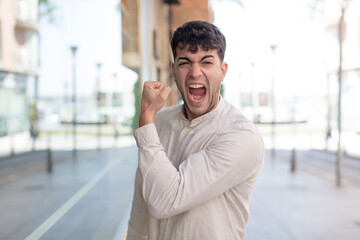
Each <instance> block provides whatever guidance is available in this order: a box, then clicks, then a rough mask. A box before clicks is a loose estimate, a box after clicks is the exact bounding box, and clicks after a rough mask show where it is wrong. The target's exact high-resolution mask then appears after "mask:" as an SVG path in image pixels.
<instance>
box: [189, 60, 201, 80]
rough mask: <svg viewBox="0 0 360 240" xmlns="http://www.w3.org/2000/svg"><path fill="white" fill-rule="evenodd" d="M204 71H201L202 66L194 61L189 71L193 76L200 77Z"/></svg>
mask: <svg viewBox="0 0 360 240" xmlns="http://www.w3.org/2000/svg"><path fill="white" fill-rule="evenodd" d="M201 74H202V71H201V67H200V65H199V64H197V63H194V64H192V65H191V67H190V71H189V75H190V77H192V78H198V77H199V76H201Z"/></svg>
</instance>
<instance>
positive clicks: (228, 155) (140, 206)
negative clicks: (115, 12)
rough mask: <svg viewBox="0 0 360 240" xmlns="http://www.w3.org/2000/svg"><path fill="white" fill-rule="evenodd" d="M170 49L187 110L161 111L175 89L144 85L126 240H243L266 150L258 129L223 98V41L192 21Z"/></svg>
mask: <svg viewBox="0 0 360 240" xmlns="http://www.w3.org/2000/svg"><path fill="white" fill-rule="evenodd" d="M171 47H172V52H173V56H174V63H173V64H172V72H173V76H174V79H175V82H176V85H177V87H178V89H179V91H180V93H181V96H182V98H183V100H184V103H183V104H182V105H178V106H173V107H168V108H163V109H161V108H162V107H163V106H164V104H165V101H166V99H167V97H168V95H169V93H170V91H171V90H170V87H168V86H164V84H163V83H161V82H151V81H149V82H145V84H144V89H143V95H142V100H141V113H140V119H139V128H138V129H137V130H136V131H135V132H134V136H135V139H136V143H137V146H138V148H139V162H138V164H139V165H138V170H137V173H136V179H135V192H134V199H133V205H132V211H131V217H130V220H129V224H128V235H127V239H128V240H133V239H151V240H171V239H172V240H180V239H181V240H192V239H193V240H202V239H204V240H211V239H219V240H220V239H221V240H227V239H243V238H244V234H245V224H246V222H247V219H248V211H249V200H250V195H251V191H252V188H253V186H254V183H255V180H256V178H257V176H258V175H259V173H260V171H261V169H262V166H263V158H264V145H263V141H262V138H261V136H260V135H259V133H258V131H257V130H256V127H255V126H254V124H253V123H252V122H250V121H249V120H247V119H246V118H245V117H244V116H243V115H242V114H241V113H240V112H239V111H238V110H236V109H235V108H234V107H233V106H231V105H230V104H229V103H228V102H226V101H225V100H224V99H223V98H222V97H221V96H220V84H221V82H222V81H223V80H224V77H225V75H226V71H227V69H228V65H227V63H225V62H224V54H225V47H226V43H225V37H224V36H223V35H222V33H221V32H220V30H219V29H218V28H217V27H216V26H214V25H213V24H211V23H208V22H202V21H193V22H188V23H185V24H184V25H183V26H182V27H179V28H178V29H177V30H176V31H175V32H174V35H173V38H172V41H171ZM160 109H161V111H159V110H160Z"/></svg>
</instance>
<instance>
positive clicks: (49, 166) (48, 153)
mask: <svg viewBox="0 0 360 240" xmlns="http://www.w3.org/2000/svg"><path fill="white" fill-rule="evenodd" d="M47 145H48V147H47V150H46V166H47V171H48V173H52V170H53V164H52V155H51V135H50V132H49V133H48V134H47Z"/></svg>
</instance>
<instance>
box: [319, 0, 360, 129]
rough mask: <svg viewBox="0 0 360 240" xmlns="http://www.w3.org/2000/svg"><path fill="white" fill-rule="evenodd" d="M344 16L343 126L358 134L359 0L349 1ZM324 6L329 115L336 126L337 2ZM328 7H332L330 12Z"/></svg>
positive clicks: (359, 70)
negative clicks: (325, 7)
mask: <svg viewBox="0 0 360 240" xmlns="http://www.w3.org/2000/svg"><path fill="white" fill-rule="evenodd" d="M347 2H348V6H347V8H346V11H345V15H344V29H343V43H342V51H343V52H342V104H341V108H342V113H341V114H342V127H343V130H345V131H348V132H351V133H357V134H358V133H360V123H358V121H354V119H357V118H359V117H360V110H359V108H354V107H353V106H358V105H359V104H360V96H359V91H360V0H349V1H347ZM332 4H334V5H332V6H329V5H328V6H327V7H328V8H327V9H325V21H326V28H327V38H326V41H325V43H326V54H327V56H326V61H325V62H326V64H327V69H328V76H329V80H328V89H329V90H328V92H329V100H330V101H329V116H330V125H331V126H332V128H335V129H336V126H337V113H338V110H337V107H338V86H339V83H338V80H339V75H338V72H339V46H340V45H339V28H338V26H339V25H338V24H339V20H340V16H341V14H340V13H341V11H340V5H339V2H332ZM328 9H333V11H330V10H328Z"/></svg>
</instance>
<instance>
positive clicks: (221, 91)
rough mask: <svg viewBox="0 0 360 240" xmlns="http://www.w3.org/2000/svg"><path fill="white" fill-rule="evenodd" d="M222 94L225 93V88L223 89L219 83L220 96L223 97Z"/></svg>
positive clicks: (222, 85)
mask: <svg viewBox="0 0 360 240" xmlns="http://www.w3.org/2000/svg"><path fill="white" fill-rule="evenodd" d="M224 93H225V87H224V84H222V83H221V85H220V95H221V96H223V97H224Z"/></svg>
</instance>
